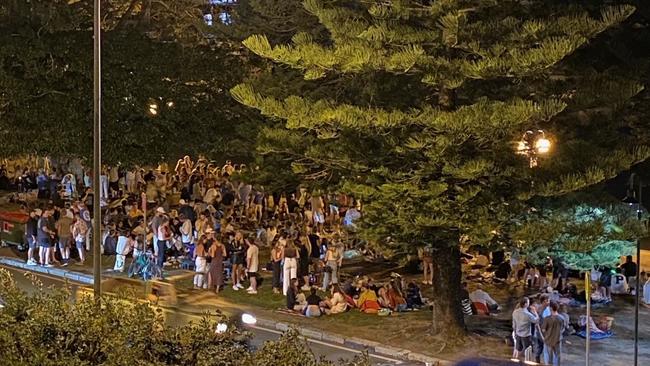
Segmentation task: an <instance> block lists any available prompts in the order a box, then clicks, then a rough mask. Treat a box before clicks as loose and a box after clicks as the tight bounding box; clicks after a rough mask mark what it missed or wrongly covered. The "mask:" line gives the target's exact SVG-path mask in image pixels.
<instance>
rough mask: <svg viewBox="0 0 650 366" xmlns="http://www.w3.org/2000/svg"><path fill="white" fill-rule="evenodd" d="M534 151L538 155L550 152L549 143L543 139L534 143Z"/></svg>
mask: <svg viewBox="0 0 650 366" xmlns="http://www.w3.org/2000/svg"><path fill="white" fill-rule="evenodd" d="M535 150H537V153H538V154H546V153H547V152H549V151H550V150H551V141H550V140H549V139H547V138H545V137H542V138H540V139H538V140H537V141H535Z"/></svg>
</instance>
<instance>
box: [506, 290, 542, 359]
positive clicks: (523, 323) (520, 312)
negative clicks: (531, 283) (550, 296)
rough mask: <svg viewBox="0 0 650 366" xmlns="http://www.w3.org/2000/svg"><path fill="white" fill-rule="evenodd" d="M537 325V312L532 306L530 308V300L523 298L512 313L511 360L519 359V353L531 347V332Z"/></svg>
mask: <svg viewBox="0 0 650 366" xmlns="http://www.w3.org/2000/svg"><path fill="white" fill-rule="evenodd" d="M538 323H539V316H537V310H536V309H535V307H534V306H530V300H529V299H528V298H527V297H525V296H524V297H523V298H522V299H521V300H519V306H518V307H517V309H515V311H513V312H512V329H513V331H514V335H515V350H514V352H513V355H512V356H513V358H519V356H520V353H522V352H525V351H526V349H527V348H528V347H531V346H532V345H533V339H532V333H531V330H532V327H533V326H535V325H537V324H538Z"/></svg>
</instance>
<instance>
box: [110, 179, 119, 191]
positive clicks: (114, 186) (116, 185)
mask: <svg viewBox="0 0 650 366" xmlns="http://www.w3.org/2000/svg"><path fill="white" fill-rule="evenodd" d="M108 186H109V187H110V188H111V189H112V190H114V191H116V192H117V191H119V190H120V181H119V180H118V181H117V182H109V183H108Z"/></svg>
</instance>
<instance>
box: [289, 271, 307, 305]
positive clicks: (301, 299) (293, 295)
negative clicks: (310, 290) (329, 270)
mask: <svg viewBox="0 0 650 366" xmlns="http://www.w3.org/2000/svg"><path fill="white" fill-rule="evenodd" d="M306 306H307V301H306V299H305V295H304V294H303V293H301V292H300V290H299V289H298V279H297V278H292V279H291V281H290V282H289V288H288V289H287V309H289V310H292V311H297V312H302V311H303V310H304V309H305V307H306Z"/></svg>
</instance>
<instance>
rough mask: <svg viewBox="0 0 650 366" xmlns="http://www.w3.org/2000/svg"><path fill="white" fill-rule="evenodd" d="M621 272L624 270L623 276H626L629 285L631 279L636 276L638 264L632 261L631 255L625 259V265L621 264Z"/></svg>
mask: <svg viewBox="0 0 650 366" xmlns="http://www.w3.org/2000/svg"><path fill="white" fill-rule="evenodd" d="M621 270H623V276H625V280H627V283H630V277H635V276H636V263H634V262H633V261H632V256H631V255H628V256H627V257H626V258H625V263H623V264H621Z"/></svg>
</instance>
